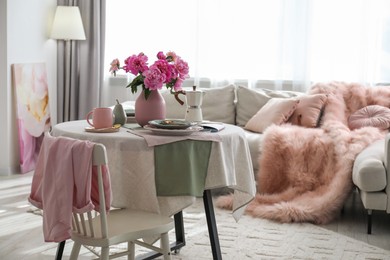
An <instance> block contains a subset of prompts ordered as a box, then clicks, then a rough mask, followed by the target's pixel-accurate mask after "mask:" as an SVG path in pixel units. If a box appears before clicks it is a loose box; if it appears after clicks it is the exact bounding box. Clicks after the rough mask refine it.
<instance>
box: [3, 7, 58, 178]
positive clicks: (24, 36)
mask: <svg viewBox="0 0 390 260" xmlns="http://www.w3.org/2000/svg"><path fill="white" fill-rule="evenodd" d="M56 5H57V1H56V0H29V1H26V0H0V35H1V37H0V93H1V96H0V115H1V121H2V124H1V127H0V175H9V174H12V173H16V172H18V171H19V147H18V135H17V133H18V128H17V124H16V97H15V92H14V91H13V88H12V74H11V73H12V72H11V65H12V64H14V63H35V62H45V63H46V69H47V77H48V87H49V100H50V101H49V106H50V111H51V119H52V124H55V123H56V121H57V110H56V100H57V93H56V77H57V74H56V69H57V65H56V61H57V54H56V51H57V45H56V41H54V40H51V39H49V33H50V29H51V23H52V20H53V17H54V13H55V8H56Z"/></svg>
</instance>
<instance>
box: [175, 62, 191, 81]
mask: <svg viewBox="0 0 390 260" xmlns="http://www.w3.org/2000/svg"><path fill="white" fill-rule="evenodd" d="M175 68H176V69H177V71H178V73H179V77H180V78H181V79H186V78H188V73H189V68H188V64H187V62H185V61H184V60H182V59H181V58H180V57H178V58H177V61H176V63H175Z"/></svg>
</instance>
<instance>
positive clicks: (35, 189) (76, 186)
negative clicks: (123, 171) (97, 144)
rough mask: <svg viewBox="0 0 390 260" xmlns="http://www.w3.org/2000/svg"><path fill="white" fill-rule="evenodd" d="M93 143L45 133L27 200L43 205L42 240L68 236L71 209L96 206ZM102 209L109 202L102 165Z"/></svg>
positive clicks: (62, 238)
mask: <svg viewBox="0 0 390 260" xmlns="http://www.w3.org/2000/svg"><path fill="white" fill-rule="evenodd" d="M93 147H94V143H92V142H89V141H81V140H75V139H70V138H66V137H58V138H56V137H52V136H50V134H48V133H47V134H45V138H44V140H43V143H42V147H41V150H40V153H39V156H38V162H37V165H36V169H35V172H34V176H33V181H32V185H31V193H30V197H29V198H28V200H29V201H30V203H31V204H33V205H34V206H36V207H37V208H40V209H43V233H44V238H45V242H61V241H64V240H66V239H68V238H70V237H71V223H72V212H77V213H84V212H87V211H91V210H92V209H94V208H96V207H97V208H98V207H99V193H98V188H97V187H98V181H97V168H96V167H92V152H93ZM103 179H104V189H105V196H106V209H107V210H109V209H110V205H111V188H110V178H109V173H108V168H107V167H104V168H103Z"/></svg>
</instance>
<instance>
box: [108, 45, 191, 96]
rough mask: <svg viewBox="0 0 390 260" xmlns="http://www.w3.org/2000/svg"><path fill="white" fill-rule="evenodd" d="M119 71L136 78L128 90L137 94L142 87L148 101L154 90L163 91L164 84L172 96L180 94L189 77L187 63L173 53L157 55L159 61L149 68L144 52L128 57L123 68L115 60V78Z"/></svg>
mask: <svg viewBox="0 0 390 260" xmlns="http://www.w3.org/2000/svg"><path fill="white" fill-rule="evenodd" d="M119 69H123V70H124V71H125V72H130V73H132V74H134V75H135V76H136V77H135V78H134V79H133V80H132V81H131V82H130V83H129V85H127V88H128V87H131V92H132V93H136V92H137V88H138V86H140V85H141V86H142V89H143V90H144V94H145V99H148V97H149V95H150V93H151V91H152V90H159V89H162V87H163V85H164V84H165V86H166V88H167V89H170V91H171V93H172V94H174V93H175V92H179V91H181V86H182V84H183V81H184V80H185V79H186V78H188V77H189V75H188V71H189V68H188V64H187V62H185V61H184V60H182V59H181V58H180V56H178V55H176V53H174V52H172V51H171V52H168V53H166V54H164V53H163V52H162V51H160V52H159V53H157V60H156V61H155V62H154V63H153V64H152V65H151V66H148V56H146V55H145V54H144V53H142V52H141V53H140V54H138V55H132V56H130V57H128V58H127V59H126V60H125V65H123V67H121V66H120V62H119V60H118V59H114V60H113V61H112V62H111V68H110V72H111V73H112V74H114V76H115V75H116V72H117V71H118V70H119Z"/></svg>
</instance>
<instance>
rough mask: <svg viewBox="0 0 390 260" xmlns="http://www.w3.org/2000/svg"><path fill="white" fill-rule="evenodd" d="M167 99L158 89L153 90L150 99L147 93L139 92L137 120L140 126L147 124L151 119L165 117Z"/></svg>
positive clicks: (136, 110)
mask: <svg viewBox="0 0 390 260" xmlns="http://www.w3.org/2000/svg"><path fill="white" fill-rule="evenodd" d="M165 115H166V107H165V100H164V98H163V97H162V95H161V93H160V92H158V90H152V92H151V93H150V95H149V97H148V99H145V93H144V91H143V90H142V92H141V93H140V94H139V96H138V97H137V99H136V100H135V120H136V121H137V123H138V124H139V125H140V126H144V125H147V124H148V122H149V121H151V120H158V119H165Z"/></svg>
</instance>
